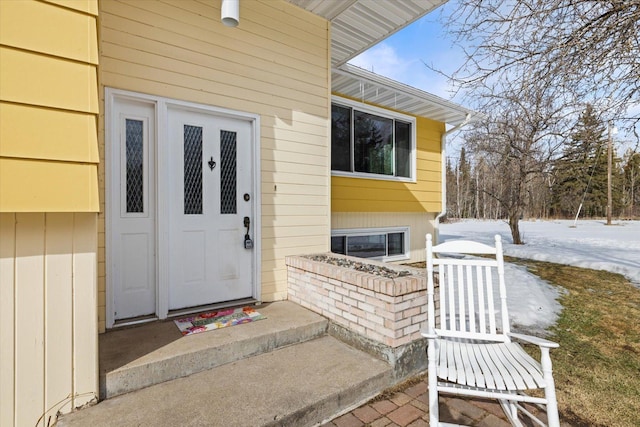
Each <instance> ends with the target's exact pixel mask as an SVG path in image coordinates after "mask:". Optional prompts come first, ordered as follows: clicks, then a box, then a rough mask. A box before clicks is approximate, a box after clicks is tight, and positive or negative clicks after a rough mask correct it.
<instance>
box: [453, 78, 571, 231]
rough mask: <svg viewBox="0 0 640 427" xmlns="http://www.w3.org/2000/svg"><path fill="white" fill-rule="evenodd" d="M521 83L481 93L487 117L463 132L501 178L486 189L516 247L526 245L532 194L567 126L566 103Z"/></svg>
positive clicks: (469, 146)
mask: <svg viewBox="0 0 640 427" xmlns="http://www.w3.org/2000/svg"><path fill="white" fill-rule="evenodd" d="M520 82H521V83H522V84H521V85H520V86H517V85H516V84H514V82H512V81H507V82H506V83H505V85H504V86H500V85H498V86H497V87H496V86H494V88H496V90H494V91H486V92H483V93H484V98H483V100H484V104H483V107H482V111H483V112H485V114H487V115H488V116H489V117H488V118H487V120H483V121H481V122H477V123H475V124H474V125H473V126H472V127H471V129H470V130H469V131H467V132H466V134H465V144H466V147H467V149H468V150H469V151H470V152H471V153H473V154H474V156H476V157H477V158H479V159H482V162H483V163H485V164H487V165H489V167H490V170H491V173H492V174H494V175H495V176H496V177H498V182H497V183H495V184H494V185H491V186H489V187H483V191H485V192H486V193H487V194H488V195H490V196H491V197H492V198H494V199H495V200H497V201H498V203H499V205H500V207H501V208H502V211H503V215H504V216H505V217H506V219H507V220H508V223H509V228H510V230H511V236H512V239H513V243H514V244H522V243H523V241H522V237H521V234H520V228H519V221H520V219H521V218H522V217H523V216H524V214H525V213H526V211H527V208H528V207H529V205H530V203H531V202H532V201H533V200H535V199H536V198H537V197H538V195H537V194H533V190H534V189H535V188H536V186H539V183H540V182H541V181H543V179H544V176H545V174H546V173H548V165H549V163H550V160H551V159H552V158H553V156H554V155H555V153H556V152H557V150H558V148H559V147H560V146H561V142H562V136H561V135H562V133H563V130H564V128H565V126H566V120H565V116H564V115H563V114H562V109H563V107H562V103H558V102H557V99H556V98H555V97H554V95H553V93H552V91H550V90H549V89H548V88H544V87H542V88H540V87H538V86H531V85H528V84H527V83H526V79H521V80H520ZM496 184H497V185H496Z"/></svg>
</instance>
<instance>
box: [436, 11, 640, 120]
mask: <svg viewBox="0 0 640 427" xmlns="http://www.w3.org/2000/svg"><path fill="white" fill-rule="evenodd" d="M453 10H454V12H453V13H452V15H450V16H449V17H448V19H447V22H446V26H447V28H448V31H449V32H450V33H451V34H452V35H453V36H454V38H455V43H456V44H458V45H459V46H460V47H462V48H463V49H464V50H465V53H466V61H465V62H464V64H463V66H462V67H460V69H459V70H458V71H457V72H456V73H455V74H454V75H453V76H449V77H452V78H453V79H454V81H455V82H457V83H458V84H459V85H460V87H461V88H466V89H471V90H472V91H473V90H477V89H478V88H484V87H486V86H487V84H488V83H489V82H491V81H493V82H495V81H501V80H503V79H504V77H505V76H510V75H513V74H514V73H515V74H517V75H520V76H526V79H527V80H528V82H529V84H542V85H543V86H546V87H553V88H555V96H556V97H558V98H563V99H564V100H565V104H566V107H571V106H576V109H577V110H578V111H579V110H580V109H582V107H583V106H584V104H585V103H587V102H591V103H595V104H598V103H600V104H605V105H599V108H607V109H608V110H609V111H608V113H607V114H606V115H607V116H608V118H609V119H614V118H615V119H618V120H620V119H621V118H623V117H624V116H625V115H626V113H625V112H626V110H627V109H628V107H630V106H634V105H635V106H637V105H638V103H639V102H640V0H510V1H504V0H458V1H457V4H456V5H455V7H454V9H453ZM605 99H606V100H607V102H606V103H603V102H602V101H603V100H605ZM626 119H627V120H628V121H627V125H628V126H634V125H635V124H637V123H638V121H639V120H640V117H637V116H635V117H627V118H626Z"/></svg>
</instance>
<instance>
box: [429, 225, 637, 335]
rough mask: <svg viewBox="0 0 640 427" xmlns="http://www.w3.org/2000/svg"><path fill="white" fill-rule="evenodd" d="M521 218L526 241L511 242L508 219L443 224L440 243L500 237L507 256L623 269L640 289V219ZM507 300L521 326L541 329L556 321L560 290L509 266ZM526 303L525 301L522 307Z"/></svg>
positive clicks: (524, 269) (513, 319)
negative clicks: (573, 219) (530, 219)
mask: <svg viewBox="0 0 640 427" xmlns="http://www.w3.org/2000/svg"><path fill="white" fill-rule="evenodd" d="M573 225H574V222H573V221H570V220H554V221H521V222H520V230H521V232H522V236H523V240H524V242H525V244H524V245H513V244H512V243H511V241H512V239H511V233H510V231H509V226H508V225H507V223H506V222H504V221H481V220H462V221H458V222H450V223H445V224H440V241H445V240H451V239H462V238H464V239H470V240H476V241H480V242H483V243H488V244H493V241H494V236H495V235H496V234H499V235H500V236H501V237H502V241H503V246H504V252H505V254H506V255H509V256H513V257H518V258H526V259H533V260H537V261H548V262H554V263H558V264H566V265H572V266H576V267H583V268H592V269H598V270H606V271H610V272H614V273H619V274H622V275H624V276H625V277H627V278H628V279H629V280H630V281H631V282H632V283H633V284H634V285H635V286H636V287H638V288H639V289H640V221H616V222H614V225H611V226H606V225H605V223H604V221H596V220H584V221H578V222H577V225H576V227H573ZM505 274H506V279H507V287H508V288H507V295H508V300H507V303H508V305H509V310H510V316H511V318H512V322H513V323H514V325H516V326H517V328H518V329H521V330H527V331H531V332H534V333H535V332H542V331H544V330H545V329H547V328H548V327H549V326H550V325H552V324H554V323H555V322H556V319H557V314H558V313H559V311H560V309H561V306H560V304H559V303H558V302H557V301H556V299H557V298H558V296H559V293H560V292H561V290H559V289H557V288H555V287H553V286H551V285H549V284H548V283H546V282H544V281H542V280H540V279H539V278H538V277H537V276H535V275H533V274H531V273H529V272H527V270H526V268H524V267H520V266H516V265H513V264H509V263H506V264H505ZM523 302H524V305H523Z"/></svg>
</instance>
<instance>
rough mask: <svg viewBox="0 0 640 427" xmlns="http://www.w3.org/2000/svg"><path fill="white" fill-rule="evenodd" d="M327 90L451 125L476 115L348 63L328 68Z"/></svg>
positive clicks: (441, 99) (451, 103)
mask: <svg viewBox="0 0 640 427" xmlns="http://www.w3.org/2000/svg"><path fill="white" fill-rule="evenodd" d="M331 91H332V92H333V93H335V94H338V95H344V96H346V97H349V98H353V99H355V100H358V101H362V102H368V103H371V104H375V105H379V106H381V107H385V108H389V109H393V110H397V111H400V112H404V113H408V114H413V115H415V116H421V117H426V118H429V119H432V120H436V121H439V122H443V123H447V124H450V125H453V126H457V125H459V124H461V123H463V122H464V121H465V120H468V119H470V118H472V117H473V118H478V117H479V115H478V113H476V112H474V111H473V110H469V109H467V108H464V107H462V106H460V105H458V104H455V103H453V102H451V101H447V100H446V99H443V98H440V97H439V96H436V95H433V94H431V93H428V92H425V91H422V90H420V89H416V88H414V87H412V86H408V85H405V84H403V83H400V82H397V81H395V80H392V79H389V78H387V77H384V76H380V75H378V74H375V73H372V72H370V71H367V70H365V69H363V68H360V67H356V66H354V65H351V64H344V65H343V66H341V67H340V68H338V69H333V70H332V73H331Z"/></svg>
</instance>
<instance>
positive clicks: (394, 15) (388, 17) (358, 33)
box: [287, 0, 447, 67]
mask: <svg viewBox="0 0 640 427" xmlns="http://www.w3.org/2000/svg"><path fill="white" fill-rule="evenodd" d="M287 1H288V2H290V3H292V4H295V5H296V6H299V7H301V8H303V9H305V10H307V11H309V12H311V13H314V14H316V15H319V16H322V17H323V18H325V19H327V20H329V21H330V22H331V65H332V66H333V67H338V66H340V65H342V64H344V63H346V62H347V61H349V60H350V59H352V58H354V57H356V56H357V55H358V54H360V53H362V52H364V51H365V50H367V49H369V48H370V47H371V46H373V45H375V44H376V43H378V42H380V41H382V40H384V39H385V38H387V37H389V36H390V35H391V34H393V33H395V32H397V31H399V30H401V29H402V28H404V27H406V26H407V25H409V24H411V23H412V22H414V21H415V20H417V19H418V18H420V17H422V16H424V15H426V14H427V13H429V12H430V11H432V10H433V9H435V8H437V7H438V6H440V5H441V4H444V3H446V2H447V0H287Z"/></svg>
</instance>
